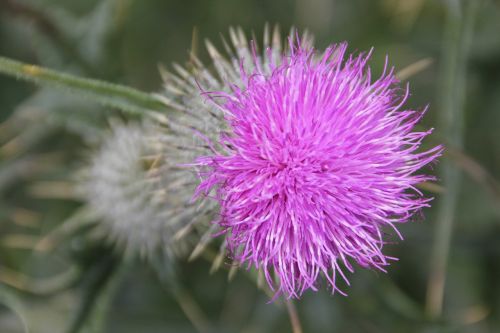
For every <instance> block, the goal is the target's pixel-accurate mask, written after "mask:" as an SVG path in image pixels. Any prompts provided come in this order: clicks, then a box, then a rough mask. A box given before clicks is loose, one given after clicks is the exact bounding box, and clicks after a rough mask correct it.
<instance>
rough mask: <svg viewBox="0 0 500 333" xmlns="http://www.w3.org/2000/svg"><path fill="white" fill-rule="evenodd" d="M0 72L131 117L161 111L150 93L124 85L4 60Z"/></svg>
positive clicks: (161, 108)
mask: <svg viewBox="0 0 500 333" xmlns="http://www.w3.org/2000/svg"><path fill="white" fill-rule="evenodd" d="M0 73H3V74H6V75H10V76H14V77H17V78H18V79H22V80H25V81H29V82H33V83H36V84H41V85H49V86H53V87H57V88H62V89H66V90H69V91H71V92H73V93H75V94H80V95H82V96H86V97H88V98H90V99H92V100H94V101H96V102H98V103H100V104H102V105H104V106H107V107H112V108H117V109H119V110H122V111H125V112H129V113H133V114H144V113H145V112H148V111H164V110H165V104H163V103H162V102H161V101H160V99H159V98H157V97H156V96H155V95H153V94H149V93H145V92H142V91H140V90H136V89H133V88H130V87H127V86H122V85H117V84H113V83H108V82H104V81H99V80H93V79H86V78H81V77H78V76H74V75H71V74H66V73H62V72H58V71H54V70H51V69H47V68H43V67H40V66H36V65H31V64H26V63H23V62H20V61H16V60H12V59H8V58H5V57H0Z"/></svg>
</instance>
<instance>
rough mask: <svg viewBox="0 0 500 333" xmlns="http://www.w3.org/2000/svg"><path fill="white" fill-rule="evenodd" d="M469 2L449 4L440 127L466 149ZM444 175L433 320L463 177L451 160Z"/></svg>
mask: <svg viewBox="0 0 500 333" xmlns="http://www.w3.org/2000/svg"><path fill="white" fill-rule="evenodd" d="M466 2H467V5H466V6H463V5H462V1H461V0H449V1H448V7H447V21H446V31H445V36H444V38H445V41H444V49H443V60H442V66H443V68H442V69H443V71H442V90H441V103H442V104H441V126H442V129H443V133H444V136H445V138H446V141H447V142H448V143H449V144H451V145H452V146H453V147H458V148H461V147H462V146H463V127H464V102H465V78H466V64H467V57H468V52H469V47H470V41H471V38H472V33H473V26H474V18H475V13H476V11H477V7H478V3H479V1H475V0H473V1H466ZM462 11H463V12H462ZM441 172H442V179H443V185H444V187H445V188H446V195H444V196H443V197H442V198H441V201H440V206H439V211H438V216H437V225H436V231H435V236H434V244H433V250H432V257H431V271H430V276H429V281H428V287H427V300H426V303H427V304H426V312H427V315H428V316H429V317H430V318H431V319H436V318H438V317H440V316H441V314H442V311H443V299H444V288H445V281H446V269H447V265H448V257H449V252H450V245H451V236H452V233H453V222H454V220H455V210H456V207H457V201H458V194H459V190H460V177H461V173H460V170H459V169H458V168H457V167H456V166H455V165H453V164H452V162H451V161H449V160H444V161H443V166H442V170H441Z"/></svg>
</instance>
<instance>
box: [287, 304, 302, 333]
mask: <svg viewBox="0 0 500 333" xmlns="http://www.w3.org/2000/svg"><path fill="white" fill-rule="evenodd" d="M285 305H286V310H287V312H288V317H290V324H291V325H292V332H293V333H302V325H301V324H300V319H299V315H298V313H297V308H296V307H295V304H293V301H292V300H291V299H287V300H285Z"/></svg>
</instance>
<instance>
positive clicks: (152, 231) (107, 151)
mask: <svg viewBox="0 0 500 333" xmlns="http://www.w3.org/2000/svg"><path fill="white" fill-rule="evenodd" d="M152 130H153V128H152V127H151V126H149V125H145V124H128V125H125V124H123V123H119V124H114V125H113V126H112V128H111V132H110V133H108V135H107V136H106V137H105V139H104V140H103V142H102V145H101V147H100V148H99V149H98V151H97V152H95V154H94V155H93V156H92V159H91V163H90V166H89V167H88V169H87V170H86V175H85V180H84V182H83V183H82V186H81V192H82V194H83V196H84V198H85V200H86V201H87V203H88V206H89V208H90V209H91V211H92V212H93V213H94V214H95V215H96V217H97V218H98V220H99V222H100V223H99V225H98V228H97V232H98V233H99V234H102V235H104V236H105V237H106V238H108V239H109V240H110V242H111V243H112V244H113V245H115V246H116V247H117V249H119V250H121V251H124V253H125V255H126V256H136V255H140V256H142V257H145V258H147V259H153V258H154V257H155V256H156V255H167V256H170V255H172V254H179V253H181V252H182V251H183V249H182V248H183V246H182V244H181V243H180V242H176V241H175V237H174V235H175V234H176V232H178V230H179V229H181V228H182V227H183V226H184V224H183V221H181V220H179V218H177V217H176V216H174V215H176V214H177V213H178V210H179V209H180V208H177V209H175V208H174V207H173V202H172V200H165V198H164V197H163V196H161V194H162V191H160V187H159V184H161V182H158V179H157V175H156V174H155V168H154V165H155V164H156V163H157V161H156V160H155V159H156V155H155V154H156V148H155V146H156V144H155V142H154V136H153V135H152V132H151V131H152Z"/></svg>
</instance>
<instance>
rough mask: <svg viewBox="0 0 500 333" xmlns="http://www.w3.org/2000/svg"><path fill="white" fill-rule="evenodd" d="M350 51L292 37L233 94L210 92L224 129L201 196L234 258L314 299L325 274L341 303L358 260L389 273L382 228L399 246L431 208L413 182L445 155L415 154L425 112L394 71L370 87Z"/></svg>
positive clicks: (204, 167) (258, 62) (290, 293)
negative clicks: (408, 225)
mask: <svg viewBox="0 0 500 333" xmlns="http://www.w3.org/2000/svg"><path fill="white" fill-rule="evenodd" d="M346 49H347V44H345V43H344V44H339V45H333V46H330V47H329V48H327V49H326V51H325V52H323V53H322V54H318V53H317V52H316V51H315V50H314V49H313V48H310V47H308V46H305V45H304V44H303V45H300V42H294V41H293V40H292V39H290V50H289V51H288V52H286V53H284V54H283V55H281V56H278V57H276V56H275V53H276V50H273V48H267V49H266V50H265V53H264V55H263V58H264V60H263V59H261V56H259V55H258V54H257V52H256V51H254V52H253V55H252V56H250V59H249V58H248V57H247V58H243V59H241V62H240V65H239V67H240V77H239V78H238V79H237V80H235V81H233V82H232V83H231V82H229V86H228V87H230V89H225V90H223V91H219V92H214V91H210V92H205V94H206V95H207V96H208V97H209V98H210V99H211V100H212V101H215V102H216V104H217V105H218V107H219V109H220V110H219V111H220V112H222V114H223V115H224V120H225V122H226V128H221V129H220V130H221V131H223V132H221V133H220V135H219V136H218V138H217V139H216V140H215V143H214V140H212V139H211V138H208V137H206V138H204V140H206V141H207V142H208V144H209V146H210V147H212V152H211V153H210V154H207V155H205V156H201V157H198V158H197V159H196V161H195V162H194V165H195V166H196V167H198V168H200V169H199V170H200V171H199V174H200V177H201V183H200V184H199V186H198V188H197V190H196V195H197V196H200V195H202V194H205V195H210V194H211V193H212V194H214V195H215V199H216V200H217V201H218V203H219V204H220V216H219V218H218V220H217V221H216V223H217V224H218V225H219V226H220V227H221V228H222V230H223V232H225V233H226V242H227V245H228V248H229V250H230V251H231V253H232V254H233V256H234V257H235V259H236V260H237V261H239V262H241V263H245V264H247V265H248V267H251V266H254V267H256V268H257V269H261V270H263V272H264V275H265V277H266V280H267V283H268V284H269V286H270V287H271V288H273V290H275V291H276V294H281V293H283V294H284V295H285V296H287V297H292V298H298V297H300V296H301V295H302V293H303V292H304V291H305V290H307V289H313V290H317V286H318V282H317V281H318V278H319V277H320V275H323V276H325V277H326V279H327V280H328V282H329V283H330V285H331V287H332V292H335V291H339V292H340V293H342V294H343V292H342V291H341V290H339V288H338V287H337V282H336V276H337V274H339V275H340V276H341V277H342V278H343V279H344V280H345V281H346V283H347V284H349V282H348V280H347V278H346V276H345V274H344V272H343V267H345V268H346V269H347V270H349V271H351V272H352V271H353V266H352V263H353V262H356V263H358V264H359V265H360V266H362V267H371V268H376V269H379V270H382V271H384V267H385V266H387V265H388V264H389V261H390V260H391V259H395V258H391V257H388V256H386V255H384V254H383V252H382V248H383V245H384V244H385V241H384V232H383V229H384V227H385V226H389V227H391V228H393V229H394V230H395V232H396V233H397V234H398V235H399V236H400V237H401V235H400V234H399V232H398V231H397V229H396V227H395V224H396V223H403V222H407V221H408V220H409V219H410V217H411V216H412V215H413V214H414V213H415V212H417V211H419V210H420V209H421V208H422V207H427V206H429V201H430V199H429V198H424V197H423V195H422V193H421V192H419V191H418V190H417V189H416V188H415V185H416V184H418V183H420V182H423V181H426V180H431V179H434V178H433V177H432V176H429V175H424V174H417V173H416V172H417V171H418V170H419V169H421V168H422V167H424V166H425V165H427V164H429V163H430V162H432V161H434V160H435V159H436V157H438V156H439V155H440V154H441V151H442V147H441V146H438V147H435V148H433V149H430V150H427V151H423V152H418V151H417V150H418V148H419V146H420V144H421V142H422V140H423V139H424V137H425V136H427V135H428V134H429V133H430V132H431V130H428V131H423V132H420V131H416V132H414V131H413V128H414V126H415V125H416V124H417V122H418V121H419V120H420V119H421V118H422V116H423V115H424V113H425V110H423V111H417V110H405V109H404V108H403V105H404V103H405V101H406V100H407V98H408V95H409V91H408V88H406V89H402V88H401V87H400V86H399V85H398V80H397V79H396V77H395V75H394V72H393V69H390V70H387V66H386V70H384V72H383V74H382V75H381V76H380V78H378V79H376V80H372V77H371V73H370V69H369V67H368V65H367V62H368V60H369V58H370V53H368V54H361V55H358V56H353V55H349V56H346ZM249 62H250V65H249ZM226 80H227V78H226ZM273 272H274V274H275V276H276V278H277V281H275V279H274V276H273Z"/></svg>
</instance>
